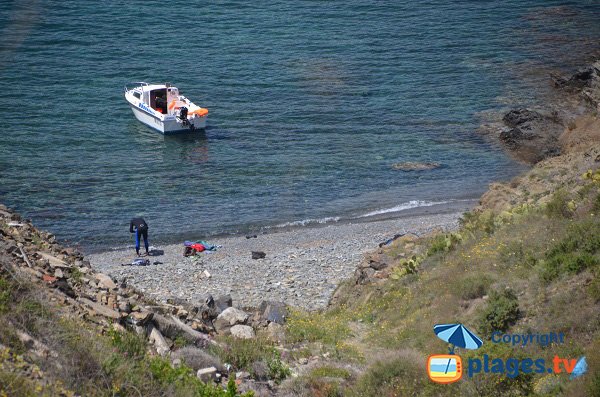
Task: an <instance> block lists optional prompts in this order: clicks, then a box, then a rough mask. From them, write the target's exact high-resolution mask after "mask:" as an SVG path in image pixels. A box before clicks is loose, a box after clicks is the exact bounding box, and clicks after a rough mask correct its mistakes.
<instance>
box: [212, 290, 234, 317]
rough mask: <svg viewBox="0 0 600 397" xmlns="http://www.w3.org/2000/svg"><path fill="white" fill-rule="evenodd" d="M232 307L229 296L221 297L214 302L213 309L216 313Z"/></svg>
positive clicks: (231, 300)
mask: <svg viewBox="0 0 600 397" xmlns="http://www.w3.org/2000/svg"><path fill="white" fill-rule="evenodd" d="M232 305H233V299H232V298H231V295H229V294H227V295H223V296H220V297H218V298H217V299H215V300H214V307H215V309H216V311H217V313H221V312H223V311H224V310H225V309H227V308H229V307H231V306H232Z"/></svg>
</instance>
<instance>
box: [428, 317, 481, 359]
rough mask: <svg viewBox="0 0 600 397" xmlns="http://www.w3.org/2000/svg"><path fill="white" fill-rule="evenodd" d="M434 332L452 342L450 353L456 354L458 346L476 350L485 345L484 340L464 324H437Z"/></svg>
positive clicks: (442, 338) (445, 340)
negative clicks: (455, 350)
mask: <svg viewBox="0 0 600 397" xmlns="http://www.w3.org/2000/svg"><path fill="white" fill-rule="evenodd" d="M433 332H435V334H436V335H437V337H438V338H440V339H441V340H443V341H444V342H448V343H450V344H452V348H451V349H450V354H454V349H455V348H456V347H461V348H463V349H471V350H475V349H479V348H480V347H481V345H483V341H482V340H481V339H479V337H478V336H477V335H475V334H474V333H473V332H471V331H470V330H469V329H468V328H467V327H465V326H464V325H462V324H437V325H434V326H433Z"/></svg>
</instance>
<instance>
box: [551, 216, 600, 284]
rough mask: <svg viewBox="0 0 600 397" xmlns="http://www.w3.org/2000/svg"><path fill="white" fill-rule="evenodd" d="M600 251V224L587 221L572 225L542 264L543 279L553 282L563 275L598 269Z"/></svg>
mask: <svg viewBox="0 0 600 397" xmlns="http://www.w3.org/2000/svg"><path fill="white" fill-rule="evenodd" d="M599 251H600V223H598V222H590V221H587V222H582V223H577V224H573V225H570V226H569V228H568V229H567V232H566V234H565V236H564V238H563V239H562V240H561V241H560V242H559V243H558V244H556V245H555V246H554V247H553V248H552V249H550V250H549V251H548V252H547V253H546V259H545V260H544V261H541V262H540V265H541V266H540V270H541V277H542V279H543V280H544V281H546V282H551V281H552V280H555V279H557V278H558V277H560V276H561V275H562V274H576V273H579V272H581V271H583V270H585V269H593V268H596V267H598V265H599V264H600V259H599V258H598V256H597V254H598V252H599Z"/></svg>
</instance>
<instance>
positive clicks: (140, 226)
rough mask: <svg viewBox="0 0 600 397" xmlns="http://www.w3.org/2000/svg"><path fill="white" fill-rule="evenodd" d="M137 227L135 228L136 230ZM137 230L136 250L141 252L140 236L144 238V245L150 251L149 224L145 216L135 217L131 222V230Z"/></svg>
mask: <svg viewBox="0 0 600 397" xmlns="http://www.w3.org/2000/svg"><path fill="white" fill-rule="evenodd" d="M134 229H135V230H134ZM134 231H135V252H137V254H138V255H139V254H140V237H143V238H144V247H145V248H146V253H148V224H147V223H146V221H145V220H144V218H133V219H132V220H131V222H130V223H129V232H130V233H133V232H134Z"/></svg>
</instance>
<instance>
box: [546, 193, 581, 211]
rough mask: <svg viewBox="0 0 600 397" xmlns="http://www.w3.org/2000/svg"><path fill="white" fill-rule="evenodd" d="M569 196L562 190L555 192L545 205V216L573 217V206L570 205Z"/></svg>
mask: <svg viewBox="0 0 600 397" xmlns="http://www.w3.org/2000/svg"><path fill="white" fill-rule="evenodd" d="M570 203H571V201H570V199H569V194H568V193H567V192H566V190H564V189H559V190H557V191H556V192H555V193H554V194H553V195H552V198H551V199H550V201H549V202H548V203H547V204H546V208H545V211H546V215H548V216H549V217H555V218H570V217H571V216H573V209H574V208H573V204H570Z"/></svg>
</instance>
